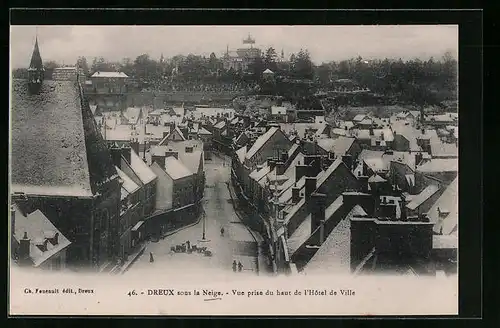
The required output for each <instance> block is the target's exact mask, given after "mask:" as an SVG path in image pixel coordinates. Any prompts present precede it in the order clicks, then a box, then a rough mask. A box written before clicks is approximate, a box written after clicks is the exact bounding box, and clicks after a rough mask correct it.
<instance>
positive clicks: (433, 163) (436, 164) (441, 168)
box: [417, 158, 458, 173]
mask: <svg viewBox="0 0 500 328" xmlns="http://www.w3.org/2000/svg"><path fill="white" fill-rule="evenodd" d="M417 171H418V172H423V173H436V172H437V173H439V172H458V159H457V158H433V159H431V160H430V161H428V162H426V163H424V164H422V165H420V166H419V167H417Z"/></svg>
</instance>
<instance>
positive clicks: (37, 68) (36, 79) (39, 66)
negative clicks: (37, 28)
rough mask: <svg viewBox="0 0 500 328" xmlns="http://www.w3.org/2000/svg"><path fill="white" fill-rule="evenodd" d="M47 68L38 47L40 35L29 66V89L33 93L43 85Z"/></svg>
mask: <svg viewBox="0 0 500 328" xmlns="http://www.w3.org/2000/svg"><path fill="white" fill-rule="evenodd" d="M44 72H45V69H44V68H43V62H42V57H41V56H40V49H39V48H38V35H37V36H36V38H35V47H34V48H33V54H32V55H31V62H30V66H29V68H28V84H29V89H30V90H31V92H33V93H37V92H38V91H39V90H40V87H41V86H42V82H43V78H44Z"/></svg>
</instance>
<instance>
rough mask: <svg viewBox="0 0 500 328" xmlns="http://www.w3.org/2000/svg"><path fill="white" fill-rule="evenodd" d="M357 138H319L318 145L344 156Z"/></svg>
mask: <svg viewBox="0 0 500 328" xmlns="http://www.w3.org/2000/svg"><path fill="white" fill-rule="evenodd" d="M355 140H356V139H355V138H348V137H343V136H341V137H338V138H336V139H332V138H325V139H319V140H318V146H320V147H321V148H323V149H324V150H326V151H328V152H331V153H334V154H335V155H338V156H342V155H345V154H346V152H347V151H348V150H349V148H351V146H352V144H353V143H354V141H355Z"/></svg>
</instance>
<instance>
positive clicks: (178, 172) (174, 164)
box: [165, 156, 193, 180]
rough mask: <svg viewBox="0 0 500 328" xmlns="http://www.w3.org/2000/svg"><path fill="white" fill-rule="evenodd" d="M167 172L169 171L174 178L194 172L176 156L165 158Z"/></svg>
mask: <svg viewBox="0 0 500 328" xmlns="http://www.w3.org/2000/svg"><path fill="white" fill-rule="evenodd" d="M165 172H167V174H168V175H169V176H170V177H171V178H172V179H173V180H177V179H181V178H185V177H188V176H190V175H192V174H193V173H191V171H189V169H188V168H187V167H185V166H184V164H182V163H181V161H179V160H178V159H177V158H175V157H174V156H169V157H167V158H165Z"/></svg>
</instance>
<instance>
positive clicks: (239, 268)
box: [238, 261, 243, 272]
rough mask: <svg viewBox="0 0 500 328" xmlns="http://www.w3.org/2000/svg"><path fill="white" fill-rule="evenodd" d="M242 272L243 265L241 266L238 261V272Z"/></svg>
mask: <svg viewBox="0 0 500 328" xmlns="http://www.w3.org/2000/svg"><path fill="white" fill-rule="evenodd" d="M241 270H243V264H241V262H240V261H238V272H241Z"/></svg>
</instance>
